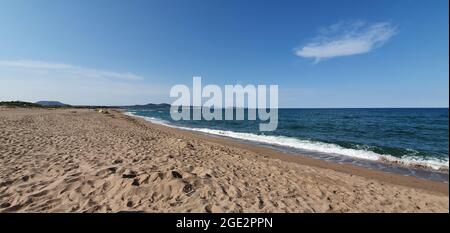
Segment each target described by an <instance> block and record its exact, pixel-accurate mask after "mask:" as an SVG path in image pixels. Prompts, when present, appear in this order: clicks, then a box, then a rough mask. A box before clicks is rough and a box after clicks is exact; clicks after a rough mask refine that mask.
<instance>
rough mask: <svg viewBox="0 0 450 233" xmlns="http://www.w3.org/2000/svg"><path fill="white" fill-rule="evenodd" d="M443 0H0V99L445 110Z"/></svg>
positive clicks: (445, 21) (446, 39) (445, 4)
mask: <svg viewBox="0 0 450 233" xmlns="http://www.w3.org/2000/svg"><path fill="white" fill-rule="evenodd" d="M448 7H449V6H448V1H447V0H434V1H419V0H415V1H413V0H410V1H406V0H403V1H401V0H399V1H371V0H366V1H364V0H354V1H343V0H341V1H334V0H328V1H281V2H279V1H256V0H241V1H219V0H212V1H206V0H189V1H186V0H179V1H173V0H169V1H167V0H166V1H144V0H143V1H136V0H133V1H126V2H125V1H107V0H104V1H98V0H94V1H81V0H80V1H45V0H42V1H38V2H35V1H22V0H11V1H9V0H0V100H25V101H38V100H59V101H62V102H66V103H69V104H111V105H122V104H143V103H148V102H169V103H170V102H172V101H173V99H170V98H169V90H170V87H171V86H172V85H174V84H188V85H190V84H191V82H192V76H201V77H202V78H203V83H204V84H219V85H225V84H236V83H240V84H266V85H269V84H278V85H279V90H280V94H279V101H280V106H281V107H448V105H449V102H448V97H449V89H448V85H449V78H448V77H449V66H448V62H449V52H448V51H449V47H448V44H449V31H448V27H449V21H448V17H449V12H448Z"/></svg>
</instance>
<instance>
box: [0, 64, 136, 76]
mask: <svg viewBox="0 0 450 233" xmlns="http://www.w3.org/2000/svg"><path fill="white" fill-rule="evenodd" d="M0 66H5V67H17V68H23V69H34V70H47V71H52V70H53V71H55V70H56V71H63V72H69V73H72V74H75V75H79V76H83V77H89V78H103V79H120V80H141V79H143V78H142V77H140V76H138V75H135V74H132V73H119V72H113V71H107V70H98V69H91V68H85V67H80V66H74V65H69V64H63V63H51V62H44V61H35V60H0Z"/></svg>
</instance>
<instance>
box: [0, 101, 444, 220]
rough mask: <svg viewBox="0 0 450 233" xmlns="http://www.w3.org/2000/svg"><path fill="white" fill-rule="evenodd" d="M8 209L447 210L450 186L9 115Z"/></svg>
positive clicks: (177, 135)
mask: <svg viewBox="0 0 450 233" xmlns="http://www.w3.org/2000/svg"><path fill="white" fill-rule="evenodd" d="M0 126H1V127H0V132H1V133H0V145H1V146H0V164H1V166H0V181H1V182H0V193H1V195H0V212H83V213H84V212H120V211H127V212H183V213H187V212H207V213H210V212H214V213H215V212H219V213H222V212H263V213H264V212H266V213H267V212H305V213H308V212H312V213H317V212H320V213H323V212H444V213H448V211H449V199H448V188H449V186H448V184H446V183H443V182H435V181H429V180H423V179H419V178H415V177H409V176H402V175H397V174H390V173H384V172H380V171H376V170H370V169H367V168H360V167H356V166H351V165H347V164H335V163H332V162H328V161H323V160H317V159H312V158H308V157H304V156H300V155H290V154H286V153H283V152H280V151H276V150H273V149H270V148H266V147H262V146H256V145H249V144H244V143H239V142H236V141H233V140H230V139H225V138H219V137H211V136H209V135H206V134H201V133H196V132H190V131H185V130H181V129H175V128H171V127H166V126H162V125H156V124H152V123H151V122H148V121H146V120H144V119H141V118H138V117H130V116H126V115H124V114H123V113H122V112H120V111H118V110H114V109H108V110H106V111H102V112H96V111H93V110H89V109H53V110H50V109H39V108H33V109H20V108H15V109H0Z"/></svg>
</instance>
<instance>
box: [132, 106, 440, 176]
mask: <svg viewBox="0 0 450 233" xmlns="http://www.w3.org/2000/svg"><path fill="white" fill-rule="evenodd" d="M126 111H127V112H128V113H129V114H131V115H137V116H141V117H144V118H145V119H147V120H150V121H152V122H154V123H160V124H165V125H169V126H173V127H179V128H183V129H189V130H194V131H200V132H204V133H209V134H214V135H220V136H225V137H230V138H235V139H238V140H244V141H248V142H250V143H258V144H264V145H272V146H274V147H277V148H281V149H283V148H284V149H286V150H297V151H300V152H302V153H304V154H310V155H312V156H313V157H314V156H317V157H325V158H336V160H351V161H354V160H365V161H378V162H384V163H390V164H395V165H400V166H405V167H415V168H420V169H425V170H426V169H428V170H433V171H441V172H442V171H444V172H446V173H448V160H449V154H448V151H449V119H448V115H449V111H448V108H399V109H394V108H380V109H279V113H278V117H279V120H278V121H279V123H278V128H277V129H276V130H275V131H273V132H260V131H259V123H260V122H259V121H248V120H241V121H239V120H233V121H228V120H220V121H218V120H214V121H206V120H197V121H194V120H189V121H186V120H181V121H174V120H172V119H171V117H170V108H169V107H167V106H157V107H130V108H127V109H126Z"/></svg>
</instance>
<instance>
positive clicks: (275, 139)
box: [125, 112, 449, 172]
mask: <svg viewBox="0 0 450 233" xmlns="http://www.w3.org/2000/svg"><path fill="white" fill-rule="evenodd" d="M125 114H126V115H129V116H135V117H140V118H143V119H145V120H147V121H150V122H152V123H155V124H161V125H165V126H169V127H173V128H179V129H184V130H190V131H196V132H202V133H208V134H213V135H218V136H224V137H229V138H234V139H240V140H246V141H250V142H257V143H264V144H269V145H276V146H281V147H288V148H294V149H299V150H306V151H314V152H320V153H326V154H330V155H341V156H348V157H351V158H356V159H364V160H371V161H381V162H385V163H391V164H396V165H401V166H406V167H415V168H424V169H433V170H437V171H444V172H448V165H449V161H448V160H440V159H438V158H423V157H419V156H414V154H415V153H411V154H408V155H403V156H402V157H400V158H399V157H395V156H392V155H386V154H378V153H376V152H373V151H370V150H367V149H364V147H361V148H359V149H351V148H344V147H341V146H339V145H336V144H332V143H325V142H319V141H311V140H303V139H298V138H293V137H286V136H272V135H258V134H253V133H242V132H235V131H228V130H218V129H208V128H190V127H183V126H175V125H172V124H170V123H169V122H168V121H164V120H162V119H157V118H154V117H146V116H139V115H136V113H135V112H134V113H133V112H127V113H125Z"/></svg>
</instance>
